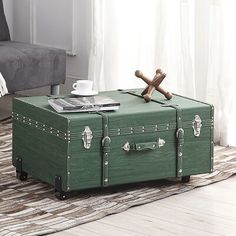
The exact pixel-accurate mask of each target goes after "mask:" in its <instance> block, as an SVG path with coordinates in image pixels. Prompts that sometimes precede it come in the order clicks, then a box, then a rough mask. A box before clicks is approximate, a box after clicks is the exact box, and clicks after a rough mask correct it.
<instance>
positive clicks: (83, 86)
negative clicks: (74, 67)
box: [72, 80, 93, 94]
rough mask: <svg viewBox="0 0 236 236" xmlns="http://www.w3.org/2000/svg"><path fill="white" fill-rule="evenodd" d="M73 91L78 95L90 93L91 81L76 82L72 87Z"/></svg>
mask: <svg viewBox="0 0 236 236" xmlns="http://www.w3.org/2000/svg"><path fill="white" fill-rule="evenodd" d="M72 87H73V89H74V90H76V92H78V93H83V94H85V93H90V92H91V91H92V89H93V81H91V80H77V81H76V83H74V84H73V85H72Z"/></svg>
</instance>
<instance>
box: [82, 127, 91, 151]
mask: <svg viewBox="0 0 236 236" xmlns="http://www.w3.org/2000/svg"><path fill="white" fill-rule="evenodd" d="M92 139H93V132H92V130H91V129H90V128H89V126H85V127H84V131H83V133H82V140H83V142H84V148H86V149H89V148H90V147H91V144H92Z"/></svg>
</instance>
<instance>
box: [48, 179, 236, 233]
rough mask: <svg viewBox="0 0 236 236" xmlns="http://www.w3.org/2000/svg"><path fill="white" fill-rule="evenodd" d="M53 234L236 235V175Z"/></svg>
mask: <svg viewBox="0 0 236 236" xmlns="http://www.w3.org/2000/svg"><path fill="white" fill-rule="evenodd" d="M51 235H52V236H75V235H76V236H78V235H83V236H95V235H98V236H100V235H103V236H111V235H112V236H141V235H142V236H144V235H155V236H156V235H161V236H169V235H172V236H173V235H181V236H185V235H186V236H191V235H193V236H195V235H197V236H198V235H199V236H210V235H212V236H213V235H214V236H217V235H229V236H232V235H236V176H233V177H231V178H229V179H227V180H225V181H221V182H219V183H216V184H212V185H208V186H206V187H202V188H198V189H195V190H192V191H190V192H186V193H183V194H178V195H175V196H171V197H168V198H165V199H162V200H159V201H156V202H152V203H150V204H146V205H142V206H138V207H133V208H130V209H129V210H127V211H125V212H122V213H119V214H115V215H111V216H107V217H105V218H103V219H101V220H97V221H94V222H91V223H87V224H83V225H80V226H78V227H75V228H72V229H69V230H65V231H61V232H59V233H55V234H51Z"/></svg>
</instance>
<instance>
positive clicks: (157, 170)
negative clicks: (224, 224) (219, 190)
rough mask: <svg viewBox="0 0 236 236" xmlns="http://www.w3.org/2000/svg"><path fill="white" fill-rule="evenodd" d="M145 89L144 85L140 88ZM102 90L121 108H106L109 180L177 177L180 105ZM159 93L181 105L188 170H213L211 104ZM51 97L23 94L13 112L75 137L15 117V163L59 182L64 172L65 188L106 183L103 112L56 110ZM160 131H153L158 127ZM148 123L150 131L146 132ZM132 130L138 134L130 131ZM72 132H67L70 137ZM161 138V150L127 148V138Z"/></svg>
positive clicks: (133, 140) (111, 182)
mask: <svg viewBox="0 0 236 236" xmlns="http://www.w3.org/2000/svg"><path fill="white" fill-rule="evenodd" d="M135 92H136V93H137V94H140V92H141V90H135ZM103 94H105V95H107V96H109V97H111V98H113V99H115V100H117V101H119V102H120V103H121V106H120V109H119V110H118V111H116V112H107V113H106V115H107V116H108V120H109V135H110V136H111V140H112V141H111V145H110V154H109V164H108V172H109V180H108V183H109V185H116V184H122V183H131V182H138V181H145V180H154V179H161V178H167V177H175V176H176V145H177V141H176V110H175V109H174V108H172V107H166V106H163V105H162V104H159V103H156V102H150V103H145V102H144V100H143V99H142V98H139V97H136V96H132V95H130V94H126V93H123V92H119V91H109V92H104V93H103ZM154 98H155V99H156V100H158V101H160V102H161V103H163V102H165V103H166V104H167V105H168V104H172V105H176V104H177V105H178V106H179V107H180V108H181V109H182V116H183V127H184V131H185V143H184V151H183V175H192V174H197V173H206V172H210V171H211V169H212V159H211V157H212V155H213V154H212V143H211V142H212V139H213V132H212V124H211V120H212V116H213V114H212V113H213V111H212V108H211V106H210V105H207V104H204V103H200V102H197V101H193V100H191V99H187V98H184V97H181V96H177V95H175V96H174V97H173V99H172V100H171V101H166V100H165V99H164V98H163V96H162V95H160V94H158V93H155V96H154ZM47 99H48V98H47V97H46V96H40V97H28V98H18V99H15V100H14V102H13V112H14V116H15V114H17V113H18V114H21V115H22V116H25V117H28V118H30V119H32V120H35V121H38V122H42V123H43V124H45V125H46V126H47V127H52V128H53V129H55V130H60V132H61V133H62V134H64V133H65V135H66V134H68V131H69V132H70V140H68V139H63V137H57V136H55V135H52V134H50V133H45V131H43V130H39V129H37V128H35V127H29V125H25V124H23V123H22V122H19V121H18V120H16V119H15V118H14V120H13V164H14V165H15V159H16V157H17V156H20V157H22V158H23V170H24V171H26V172H28V173H29V174H30V175H32V176H34V177H36V178H39V179H41V180H43V181H45V182H48V183H49V184H52V185H54V176H55V175H60V176H61V177H62V180H63V190H64V191H70V190H78V189H86V188H93V187H100V186H101V185H102V166H103V164H102V147H101V140H102V134H103V133H102V117H101V116H100V115H98V114H88V113H77V114H75V113H69V114H57V113H55V112H54V110H53V109H52V108H51V107H50V106H49V105H48V104H47ZM196 114H198V115H199V116H200V117H201V119H202V124H203V126H202V129H201V135H200V137H195V136H194V135H193V129H192V120H193V119H194V116H195V115H196ZM156 125H157V126H158V129H159V128H160V130H156V131H151V129H153V128H154V127H155V126H156ZM85 126H89V127H90V128H91V130H92V131H93V136H94V138H93V140H92V146H91V148H90V149H85V148H84V147H83V142H82V139H81V133H82V132H83V130H84V127H85ZM143 127H144V130H145V132H144V133H142V129H143ZM131 129H133V133H131V132H130V130H131ZM65 137H67V136H65ZM159 138H161V139H164V140H165V142H166V143H165V145H164V146H163V147H161V148H159V149H157V150H145V151H140V152H138V151H130V152H126V151H124V150H123V149H122V146H123V145H124V144H125V142H127V141H128V142H130V143H138V142H140V143H143V142H155V141H157V140H158V139H159Z"/></svg>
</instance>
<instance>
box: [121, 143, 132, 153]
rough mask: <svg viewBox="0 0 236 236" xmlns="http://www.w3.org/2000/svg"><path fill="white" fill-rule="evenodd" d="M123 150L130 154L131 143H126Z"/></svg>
mask: <svg viewBox="0 0 236 236" xmlns="http://www.w3.org/2000/svg"><path fill="white" fill-rule="evenodd" d="M122 149H123V150H124V151H126V152H129V151H130V144H129V142H126V143H125V144H124V146H123V147H122Z"/></svg>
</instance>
